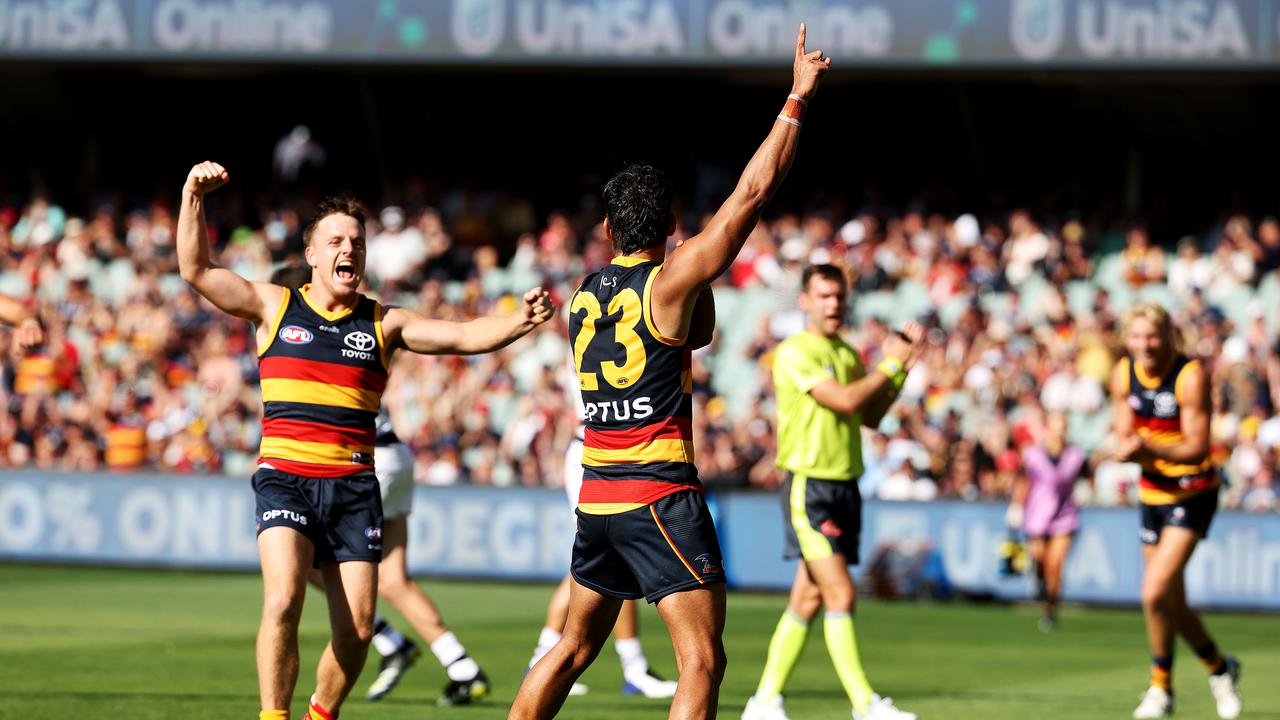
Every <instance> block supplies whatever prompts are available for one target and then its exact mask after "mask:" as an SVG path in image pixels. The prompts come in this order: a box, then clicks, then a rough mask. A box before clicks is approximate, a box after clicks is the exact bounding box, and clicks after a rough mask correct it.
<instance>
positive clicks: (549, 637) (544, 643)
mask: <svg viewBox="0 0 1280 720" xmlns="http://www.w3.org/2000/svg"><path fill="white" fill-rule="evenodd" d="M558 642H560V633H559V632H558V631H556V630H552V629H551V628H549V627H544V628H542V632H540V633H538V647H536V648H534V649H533V659H531V660H530V661H529V667H531V668H532V667H533V666H534V665H537V664H538V661H539V660H541V659H542V656H543V655H546V654H547V653H548V652H551V648H553V647H555V646H556V643H558Z"/></svg>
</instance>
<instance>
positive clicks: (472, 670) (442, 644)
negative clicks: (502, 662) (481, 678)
mask: <svg viewBox="0 0 1280 720" xmlns="http://www.w3.org/2000/svg"><path fill="white" fill-rule="evenodd" d="M431 652H432V654H434V655H435V656H436V659H437V660H439V661H440V664H441V665H443V666H444V669H445V672H446V673H448V674H449V679H450V680H453V681H455V682H466V681H468V680H474V679H475V677H476V675H479V674H480V666H479V665H477V664H476V661H475V660H472V659H471V658H469V657H467V650H466V648H464V647H462V643H460V642H458V638H457V636H455V635H454V634H453V633H451V632H447V633H445V634H443V635H441V636H440V637H439V638H437V639H436V641H435V642H433V643H431Z"/></svg>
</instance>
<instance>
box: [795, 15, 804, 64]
mask: <svg viewBox="0 0 1280 720" xmlns="http://www.w3.org/2000/svg"><path fill="white" fill-rule="evenodd" d="M804 35H805V26H804V23H800V32H799V33H797V34H796V57H804Z"/></svg>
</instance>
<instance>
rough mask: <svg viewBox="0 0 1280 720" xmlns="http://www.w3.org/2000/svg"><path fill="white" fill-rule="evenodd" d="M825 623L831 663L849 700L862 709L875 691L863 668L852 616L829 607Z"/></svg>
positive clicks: (824, 631) (824, 630)
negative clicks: (872, 690)
mask: <svg viewBox="0 0 1280 720" xmlns="http://www.w3.org/2000/svg"><path fill="white" fill-rule="evenodd" d="M822 626H823V627H822V629H823V634H824V635H825V636H826V639H827V652H828V653H830V654H831V664H833V665H835V666H836V675H839V676H840V684H841V685H843V686H844V691H845V693H847V694H848V695H849V702H851V703H853V707H854V708H856V709H857V710H858V711H859V712H861V711H862V710H864V709H866V707H867V704H868V703H870V702H871V696H872V695H873V693H872V692H871V685H870V684H869V683H868V682H867V676H866V674H865V673H863V672H862V659H861V658H859V657H858V641H857V638H856V637H855V636H854V633H853V616H851V615H850V614H849V613H846V612H831V611H827V614H826V616H825V618H824V620H823V623H822Z"/></svg>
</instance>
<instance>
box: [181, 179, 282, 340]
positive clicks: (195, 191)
mask: <svg viewBox="0 0 1280 720" xmlns="http://www.w3.org/2000/svg"><path fill="white" fill-rule="evenodd" d="M228 180H230V175H228V174H227V170H226V168H224V167H222V166H221V165H219V164H218V163H215V162H210V161H205V162H202V163H200V164H198V165H196V166H195V167H193V168H191V172H190V173H188V174H187V182H186V184H185V185H183V186H182V200H181V204H180V207H179V208H178V234H177V246H178V270H179V272H180V273H181V274H182V279H183V280H186V281H187V282H188V283H190V284H191V287H193V288H195V290H196V292H198V293H200V294H201V295H203V296H204V297H205V298H207V299H208V300H209V302H211V303H213V304H214V305H215V306H217V307H218V309H220V310H222V311H223V312H225V313H228V314H230V315H234V316H236V317H238V318H243V319H245V320H248V321H249V322H252V323H253V324H255V325H257V326H258V328H259V329H262V328H263V327H265V326H266V322H265V320H266V319H267V318H268V316H269V315H271V314H272V313H274V311H275V309H276V308H277V307H279V305H280V300H281V297H282V293H283V290H282V289H281V288H280V287H279V286H277V285H272V284H270V283H255V282H250V281H248V280H246V279H244V278H242V277H240V276H239V275H237V274H235V273H233V272H231V271H230V270H227V269H226V268H221V267H218V266H216V265H214V264H213V261H212V260H210V259H209V233H208V230H207V228H206V227H205V219H204V199H205V196H206V195H208V194H209V193H211V192H213V191H214V190H217V189H218V188H220V187H222V186H223V185H225V184H226V183H227V181H228ZM261 340H262V338H259V341H261Z"/></svg>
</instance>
